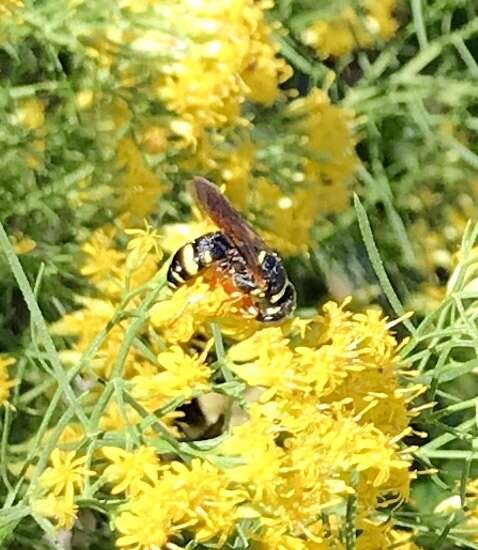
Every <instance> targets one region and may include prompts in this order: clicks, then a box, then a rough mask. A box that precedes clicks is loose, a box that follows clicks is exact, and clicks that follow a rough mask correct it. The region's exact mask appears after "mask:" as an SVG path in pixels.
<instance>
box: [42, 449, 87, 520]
mask: <svg viewBox="0 0 478 550" xmlns="http://www.w3.org/2000/svg"><path fill="white" fill-rule="evenodd" d="M85 462H86V457H85V456H81V457H77V456H76V453H75V451H61V450H60V449H54V450H53V451H52V453H51V454H50V463H51V466H49V467H48V468H46V470H45V471H44V472H43V474H42V475H41V477H40V480H39V485H40V487H41V488H42V489H44V490H46V491H47V494H46V496H45V497H43V498H38V499H36V500H34V501H33V508H34V510H36V511H37V512H38V513H39V514H42V515H44V516H46V517H49V518H52V519H53V520H54V521H55V523H56V525H57V527H58V528H61V529H71V527H72V526H73V524H74V522H75V519H76V515H77V512H78V506H77V505H76V504H75V500H74V497H75V493H76V492H79V491H81V490H82V488H83V485H84V482H85V478H86V477H87V476H90V475H95V472H94V471H90V470H88V469H87V468H86V467H85Z"/></svg>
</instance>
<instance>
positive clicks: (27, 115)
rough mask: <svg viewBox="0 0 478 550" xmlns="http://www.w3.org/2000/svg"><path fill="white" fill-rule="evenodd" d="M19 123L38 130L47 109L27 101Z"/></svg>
mask: <svg viewBox="0 0 478 550" xmlns="http://www.w3.org/2000/svg"><path fill="white" fill-rule="evenodd" d="M7 1H8V0H7ZM17 120H18V122H19V123H20V124H21V125H22V126H24V127H25V128H27V129H28V130H37V129H38V128H40V127H41V126H43V124H44V122H45V109H44V105H43V103H42V102H41V101H40V100H38V99H34V98H33V99H26V100H25V101H23V102H22V103H21V104H20V107H19V108H18V110H17Z"/></svg>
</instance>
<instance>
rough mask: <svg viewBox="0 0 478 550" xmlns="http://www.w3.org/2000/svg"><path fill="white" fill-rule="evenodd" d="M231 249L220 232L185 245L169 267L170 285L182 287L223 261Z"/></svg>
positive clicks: (175, 255) (209, 234)
mask: <svg viewBox="0 0 478 550" xmlns="http://www.w3.org/2000/svg"><path fill="white" fill-rule="evenodd" d="M231 248H232V245H231V243H230V242H229V241H228V240H227V238H226V237H225V236H224V235H223V233H221V232H220V231H216V232H214V233H206V234H205V235H202V236H201V237H198V238H197V239H195V240H194V241H191V242H189V243H187V244H185V245H184V246H182V247H181V248H180V249H179V250H178V251H177V252H176V253H175V254H174V256H173V259H172V260H171V263H170V265H169V269H168V282H169V285H170V286H171V287H173V288H177V287H178V286H181V285H182V284H184V283H185V282H187V281H188V280H189V279H191V278H192V277H195V276H196V275H197V274H198V273H199V272H200V271H202V270H203V269H206V268H207V267H210V266H211V265H212V264H213V263H215V262H217V261H219V260H223V259H224V258H225V257H226V256H227V254H228V251H229V250H230V249H231Z"/></svg>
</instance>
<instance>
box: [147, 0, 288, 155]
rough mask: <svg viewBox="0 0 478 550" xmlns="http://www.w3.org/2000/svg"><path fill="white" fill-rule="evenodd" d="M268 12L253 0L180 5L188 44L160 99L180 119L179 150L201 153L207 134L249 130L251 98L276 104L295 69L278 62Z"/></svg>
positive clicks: (174, 127)
mask: <svg viewBox="0 0 478 550" xmlns="http://www.w3.org/2000/svg"><path fill="white" fill-rule="evenodd" d="M265 7H266V5H265V4H264V3H263V4H258V3H255V2H253V1H252V0H233V2H230V1H227V2H226V1H224V0H219V1H216V2H214V3H206V2H201V3H198V2H192V1H191V0H183V1H181V2H179V3H178V4H177V6H176V13H175V15H176V18H177V20H178V21H183V24H182V29H181V30H182V33H181V34H182V37H183V40H182V41H181V42H180V43H178V44H176V45H175V47H174V49H175V51H176V52H177V60H175V61H174V62H172V63H170V65H169V66H168V71H167V73H166V74H165V75H159V76H158V79H157V82H156V93H157V97H158V98H159V99H160V100H162V101H163V102H164V103H165V104H166V106H167V108H168V109H169V110H170V111H172V112H173V113H175V114H176V116H177V118H175V119H174V120H173V121H172V123H171V125H170V129H171V131H172V132H173V133H175V134H176V135H177V136H178V138H179V146H181V143H182V146H192V147H195V146H196V145H197V144H198V141H199V140H200V139H201V138H202V136H203V135H204V131H205V129H207V128H220V127H223V126H225V125H226V124H232V125H244V124H246V123H247V122H246V121H245V120H244V119H242V118H241V115H240V105H241V103H242V102H243V101H244V100H245V99H246V98H248V99H251V100H252V101H256V102H260V103H266V104H268V103H271V102H273V101H274V100H275V99H276V97H277V95H278V93H279V84H280V83H281V82H282V81H284V80H285V79H286V78H288V76H289V75H290V72H291V69H290V68H289V67H288V66H287V64H286V63H285V62H284V60H282V59H280V58H278V57H277V51H278V48H277V46H276V45H275V44H274V43H273V41H272V38H271V31H270V29H269V28H268V26H267V25H266V23H265V20H264V8H265ZM185 14H187V18H185ZM178 42H179V41H178Z"/></svg>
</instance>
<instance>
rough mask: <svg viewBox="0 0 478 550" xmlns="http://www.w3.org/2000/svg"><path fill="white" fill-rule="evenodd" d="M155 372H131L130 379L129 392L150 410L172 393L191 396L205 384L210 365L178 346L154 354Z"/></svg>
mask: <svg viewBox="0 0 478 550" xmlns="http://www.w3.org/2000/svg"><path fill="white" fill-rule="evenodd" d="M157 361H158V366H159V369H158V372H157V373H155V374H151V375H143V376H135V377H134V378H132V380H131V384H132V390H131V393H132V395H133V397H134V398H135V399H137V400H138V401H139V402H140V403H142V404H143V406H144V407H146V408H147V409H148V410H150V411H155V410H157V409H159V408H160V407H161V406H163V405H165V404H166V403H167V402H168V401H170V400H171V399H174V398H175V397H184V398H185V399H189V398H191V396H192V394H193V392H195V391H196V392H204V391H207V390H208V388H209V377H210V375H211V369H210V368H209V367H207V366H206V365H205V364H204V357H202V358H201V357H198V356H190V355H188V354H186V353H185V352H184V351H183V350H182V349H181V348H180V347H179V346H172V347H171V348H170V351H165V352H163V353H160V354H159V355H158V357H157Z"/></svg>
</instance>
